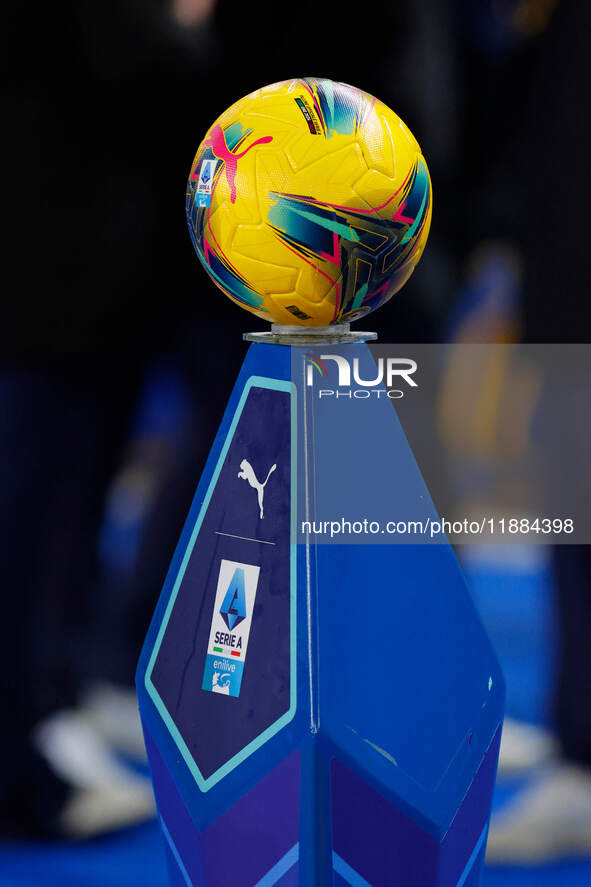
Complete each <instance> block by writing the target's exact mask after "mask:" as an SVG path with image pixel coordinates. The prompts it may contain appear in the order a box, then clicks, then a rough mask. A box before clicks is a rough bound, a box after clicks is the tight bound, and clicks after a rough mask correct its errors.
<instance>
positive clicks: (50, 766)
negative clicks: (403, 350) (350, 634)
mask: <svg viewBox="0 0 591 887" xmlns="http://www.w3.org/2000/svg"><path fill="white" fill-rule="evenodd" d="M590 20H591V11H590V9H589V7H588V5H587V4H581V3H576V2H575V0H482V2H469V0H414V2H411V0H406V2H402V0H399V2H381V0H376V2H374V3H372V4H371V7H369V8H368V9H367V10H366V9H362V8H359V10H358V11H357V12H353V11H351V10H350V9H349V8H348V7H345V6H343V7H342V8H340V9H336V10H335V8H334V6H332V5H329V4H323V3H318V2H314V3H313V2H311V0H302V2H300V3H299V4H297V6H296V5H294V6H287V5H281V4H277V3H276V2H272V0H261V2H259V3H257V4H238V3H235V2H232V0H219V2H217V3H216V2H215V0H170V2H165V0H102V2H100V3H98V2H91V0H77V2H73V0H64V2H62V3H60V4H58V5H49V4H43V5H34V6H31V5H29V4H26V3H23V4H11V5H10V10H9V13H8V14H7V16H6V22H5V29H4V33H3V43H4V49H5V52H4V53H3V55H4V57H5V59H7V58H8V56H9V53H10V59H11V61H10V64H8V63H7V62H6V61H5V71H4V76H3V78H2V96H3V116H4V127H3V131H4V136H3V139H2V143H3V152H4V159H3V172H4V175H3V187H2V200H3V205H4V216H5V235H4V238H3V240H4V257H3V268H4V297H3V308H2V314H1V322H0V466H1V468H0V473H1V478H2V480H1V487H0V490H1V495H2V503H3V508H2V511H1V516H0V546H1V551H2V565H3V602H4V615H5V627H6V626H7V627H9V628H8V630H6V631H5V636H4V640H3V643H2V645H0V659H1V661H0V666H1V667H0V687H1V693H2V697H3V705H4V711H5V713H7V723H6V726H5V729H4V730H3V731H2V733H1V734H0V831H2V832H3V833H4V834H5V835H8V836H18V837H56V836H61V835H64V834H66V835H71V834H78V833H79V834H95V833H99V832H101V831H103V830H106V829H108V828H110V827H112V826H114V825H117V824H125V822H128V821H129V822H131V821H135V820H136V819H139V818H141V816H143V815H145V814H146V811H148V810H151V807H150V803H151V802H150V801H149V799H147V795H146V793H145V790H144V787H143V785H141V784H140V782H141V774H139V773H138V774H137V775H132V776H130V777H129V779H128V782H125V780H123V777H122V776H121V771H120V770H118V769H117V767H118V766H119V765H117V764H114V763H113V762H112V761H111V758H110V757H109V755H110V752H111V750H112V748H113V747H116V748H117V750H118V751H119V752H120V751H123V752H125V753H126V754H128V755H131V756H132V757H133V756H134V755H135V756H136V758H137V757H141V750H138V748H137V747H136V746H134V739H133V734H134V731H135V730H137V724H136V722H135V721H134V715H133V713H132V708H133V704H132V702H131V701H130V700H131V699H132V690H131V687H132V682H133V673H134V668H135V662H136V660H137V656H138V652H139V647H140V645H141V642H142V639H143V637H144V634H145V631H146V628H147V624H148V621H149V618H150V616H151V613H152V611H153V608H154V605H155V602H156V599H157V596H158V593H159V591H160V587H161V584H162V581H163V578H164V575H165V573H166V569H167V567H168V563H169V560H170V557H171V554H172V551H173V549H174V545H175V543H176V540H177V537H178V534H179V532H180V529H181V527H182V524H183V521H184V518H185V515H186V512H187V509H188V506H189V504H190V501H191V498H192V495H193V493H194V490H195V487H196V484H197V480H198V477H199V473H200V469H201V467H202V464H203V461H204V459H205V457H206V455H207V452H208V449H209V446H210V444H211V441H212V439H213V436H214V434H215V430H216V428H217V424H218V423H219V421H220V419H221V416H222V412H223V409H224V406H225V402H226V399H227V397H228V394H229V391H230V389H231V385H232V383H233V380H234V377H235V374H236V372H237V370H238V367H239V365H240V362H241V360H242V357H243V355H244V351H245V346H244V344H243V343H242V340H241V332H242V331H244V330H245V329H256V328H262V327H263V324H262V323H261V322H259V321H257V319H256V318H254V317H249V316H247V315H245V314H244V313H243V312H242V311H240V310H239V309H238V308H237V307H236V306H234V305H233V304H232V303H231V302H230V301H229V300H227V299H224V298H223V296H222V295H221V294H220V293H218V292H217V291H215V290H214V288H213V285H212V284H211V283H210V281H209V280H208V279H206V275H205V274H204V273H203V271H202V269H201V268H200V267H199V263H198V261H197V259H196V257H195V255H194V253H193V250H192V247H191V244H190V240H189V237H188V235H187V231H186V223H185V218H184V189H185V180H186V176H187V174H188V172H189V168H190V164H191V160H192V158H193V155H194V152H195V150H196V148H197V146H198V144H199V142H200V141H201V139H202V137H203V135H204V133H205V131H206V129H207V127H208V126H209V125H210V124H211V122H212V121H213V120H214V119H215V118H216V117H217V116H218V114H219V113H220V112H221V111H222V110H223V109H225V108H226V107H227V106H228V105H230V104H231V103H232V102H234V101H235V100H236V99H237V98H239V97H241V96H242V95H245V94H247V93H248V92H250V91H252V90H253V89H255V88H257V87H259V86H261V85H263V84H265V83H270V82H273V81H276V80H282V79H286V78H289V77H294V76H299V75H314V76H323V77H329V78H332V79H335V80H342V81H345V82H349V83H353V84H355V85H357V86H359V87H361V88H363V89H364V90H367V91H368V92H370V93H373V94H375V95H377V96H378V97H379V98H380V99H382V100H383V101H384V102H385V103H387V104H388V105H390V106H391V107H392V108H393V109H394V110H395V111H396V112H397V113H399V114H400V116H401V117H402V118H403V119H404V120H405V122H406V123H408V125H409V126H410V128H411V130H412V131H413V132H414V133H415V135H416V136H417V138H418V140H419V142H420V144H421V146H422V149H423V151H424V153H425V155H426V157H427V160H428V163H429V167H430V170H431V174H432V180H433V189H434V214H433V223H432V229H431V235H430V240H429V244H428V248H427V249H426V252H425V255H424V257H423V259H422V260H421V263H420V265H419V267H418V269H417V271H416V272H415V274H414V276H413V277H412V278H411V280H410V282H409V283H408V284H407V286H406V287H405V288H404V289H403V291H402V292H401V293H399V294H398V295H396V296H395V298H394V299H393V300H392V302H391V303H390V304H389V305H388V306H387V307H386V308H385V309H384V310H383V311H382V312H380V315H379V317H378V318H377V319H376V328H378V329H379V331H380V338H381V340H382V341H396V342H403V341H407V342H438V341H445V340H449V341H452V340H458V341H482V342H495V341H516V340H525V341H537V342H551V341H560V342H586V341H589V338H590V335H589V334H590V330H591V326H590V318H591V314H590V312H589V308H588V305H587V298H588V292H589V289H590V287H589V283H590V281H589V265H588V261H587V254H588V250H587V244H586V241H587V224H586V215H587V207H588V205H589V186H590V175H589V167H588V163H587V158H588V156H589V148H590V147H591V145H590V133H591V128H590V126H589V117H588V97H587V92H588V87H585V85H584V84H585V83H586V74H587V68H588V61H587V45H586V44H587V39H588V38H587V35H588V33H589V25H590V23H591V21H590ZM370 326H371V324H370ZM213 367H215V373H212V372H211V369H212V368H213ZM204 378H207V379H208V385H207V386H204V385H203V379H204ZM587 470H588V466H587ZM577 569H578V572H576V571H575V572H576V576H577V577H579V578H578V579H577V580H576V582H577V583H578V584H579V585H580V584H581V581H582V582H583V584H584V586H585V588H586V589H587V592H588V589H589V581H590V580H589V572H588V569H589V568H588V565H587V564H586V562H585V563H584V564H583V565H582V566H580V568H577ZM581 576H582V577H583V579H582V580H581ZM588 609H589V607H587V610H588ZM585 619H586V620H588V621H585V622H584V623H583V624H584V625H585V626H588V625H589V624H590V622H591V618H590V617H589V615H588V613H587V614H586V616H585ZM572 621H573V620H572V612H571V616H570V621H569V624H572ZM575 621H577V620H576V619H575ZM587 665H588V663H585V662H582V660H578V662H577V666H576V667H577V668H578V669H579V671H580V670H581V668H582V670H583V672H585V670H586V669H587V672H586V673H589V672H591V669H588V668H587ZM571 667H572V665H571ZM581 692H584V693H586V694H589V680H587V681H586V682H585V685H584V687H583V689H582V691H581ZM579 696H580V693H579ZM590 699H591V697H590V696H589V695H587V696H586V700H587V702H589V700H590ZM588 708H591V706H589V707H588ZM113 712H115V713H116V714H115V715H113ZM588 720H589V718H588V717H587V721H588ZM126 725H127V726H126ZM585 729H588V724H586V725H585ZM589 732H591V730H590V731H589ZM587 735H588V734H587ZM590 742H591V740H590ZM68 743H70V744H71V748H72V749H73V751H71V752H68V753H67V754H65V755H64V753H63V749H64V747H66V746H67V747H68V748H70V745H68ZM82 747H84V748H86V752H85V753H84V754H81V757H82V758H84V756H85V755H86V757H87V758H88V760H78V757H77V755H79V752H80V749H81V748H82ZM88 749H91V750H92V753H90V752H89V751H88ZM579 751H580V755H579V757H581V756H582V757H583V758H584V760H585V762H589V759H590V758H591V749H590V748H589V747H585V748H584V749H583V750H582V751H581V750H579ZM73 759H76V761H77V762H78V763H77V764H76V766H75V767H72V760H73ZM93 774H94V775H93ZM97 774H98V775H97ZM126 778H127V777H126ZM122 780H123V782H125V785H124V788H125V790H127V791H128V796H127V800H128V802H129V803H128V807H127V808H126V809H127V812H125V811H124V812H121V805H120V806H119V807H118V808H117V809H118V810H119V813H118V814H117V813H113V807H114V806H115V807H116V806H117V803H118V801H117V798H116V797H115V796H116V794H117V792H116V788H115V786H116V785H117V783H119V786H120V787H121V784H122ZM106 785H109V786H110V788H109V789H108V790H107V789H105V786H106ZM101 792H102V795H101ZM89 793H90V794H94V800H93V798H90V797H89ZM98 795H101V797H100V798H99V797H98ZM73 798H75V799H76V804H78V802H79V804H78V806H76V804H74V806H72V803H73V801H72V799H73ZM97 798H98V800H97ZM119 800H120V799H119ZM124 800H125V799H124ZM121 804H122V805H123V807H124V806H125V804H124V803H123V802H121ZM85 805H86V806H85ZM68 811H69V812H68ZM81 811H82V812H81ZM85 816H87V820H85V819H84V817H85ZM117 816H119V819H117ZM113 817H114V818H113ZM83 822H87V825H86V826H83V825H81V823H83Z"/></svg>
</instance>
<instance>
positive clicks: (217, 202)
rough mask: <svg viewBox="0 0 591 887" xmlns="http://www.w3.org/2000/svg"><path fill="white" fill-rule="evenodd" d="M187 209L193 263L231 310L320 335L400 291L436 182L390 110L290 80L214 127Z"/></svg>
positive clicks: (348, 91) (329, 85) (423, 235)
mask: <svg viewBox="0 0 591 887" xmlns="http://www.w3.org/2000/svg"><path fill="white" fill-rule="evenodd" d="M186 209H187V218H188V222H189V230H190V233H191V238H192V241H193V245H194V247H195V250H196V252H197V255H198V256H199V259H200V260H201V262H202V264H203V266H204V267H205V269H206V271H207V272H208V274H209V275H210V276H211V278H212V279H213V280H214V282H215V283H216V284H217V286H218V287H219V288H220V289H221V290H222V291H223V292H224V293H225V294H226V295H227V296H229V297H230V298H231V299H232V300H233V301H235V302H237V303H238V304H239V305H241V306H242V307H243V308H246V309H248V310H249V311H252V312H253V313H254V314H256V315H258V316H259V317H261V318H263V319H264V320H268V321H269V322H273V323H278V324H285V325H302V326H328V325H330V324H335V323H341V322H345V321H349V320H355V319H356V318H359V317H363V316H364V315H366V314H369V313H370V311H373V310H375V309H376V308H378V307H379V306H380V305H382V304H384V302H386V301H387V300H388V299H389V298H390V297H391V296H392V295H393V294H394V293H395V292H397V291H398V290H399V289H400V288H401V287H402V286H403V284H404V283H405V282H406V281H407V280H408V278H409V277H410V275H411V274H412V272H413V270H414V268H415V266H416V264H417V262H418V261H419V259H420V257H421V254H422V252H423V249H424V247H425V243H426V241H427V237H428V234H429V226H430V223H431V209H432V195H431V181H430V178H429V171H428V169H427V164H426V162H425V159H424V157H423V155H422V154H421V150H420V148H419V145H418V143H417V141H416V139H415V138H414V136H413V135H412V133H411V132H410V130H409V129H408V128H407V127H406V126H405V124H404V123H403V122H402V120H401V119H400V118H399V117H398V116H397V115H396V114H395V113H394V112H393V111H391V110H390V109H389V108H388V107H387V106H386V105H384V104H383V103H382V102H380V101H378V100H377V99H375V98H373V97H372V96H370V95H368V94H367V93H365V92H362V91H361V90H359V89H355V88H354V87H352V86H347V85H345V84H342V83H335V82H333V81H331V80H321V79H315V78H305V79H295V80H287V81H284V82H281V83H276V84H273V85H272V86H267V87H265V88H263V89H260V90H257V91H256V92H254V93H252V94H251V95H248V96H246V98H243V99H241V100H240V101H238V102H236V103H235V104H234V105H232V107H231V108H229V109H228V110H227V111H226V112H225V113H223V114H222V115H221V116H220V117H219V118H218V119H217V120H216V121H215V123H214V124H213V126H211V127H210V129H209V130H208V132H207V135H206V137H205V139H204V140H203V142H202V143H201V145H200V146H199V149H198V151H197V154H196V156H195V159H194V161H193V165H192V168H191V174H190V176H189V181H188V186H187V197H186Z"/></svg>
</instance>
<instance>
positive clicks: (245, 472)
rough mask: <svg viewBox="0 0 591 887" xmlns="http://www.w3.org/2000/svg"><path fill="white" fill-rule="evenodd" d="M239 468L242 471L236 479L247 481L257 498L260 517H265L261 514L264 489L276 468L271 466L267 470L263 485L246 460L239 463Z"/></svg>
mask: <svg viewBox="0 0 591 887" xmlns="http://www.w3.org/2000/svg"><path fill="white" fill-rule="evenodd" d="M240 468H241V469H242V471H239V472H238V477H241V478H242V479H243V480H247V481H248V483H249V484H250V486H251V487H253V488H254V489H255V490H256V491H257V498H258V500H259V512H260V517H261V518H263V517H264V516H265V515H264V512H263V496H264V494H265V487H266V486H267V481H268V480H269V478H270V477H271V475H272V474H273V472H274V471H275V469H276V468H277V466H276V465H271V467H270V468H269V473H268V474H267V477H266V478H265V482H264V483H261V482H260V481H258V480H257V476H256V474H255V473H254V468H253V467H252V465H251V464H250V462H248V461H247V460H246V459H243V460H242V462H241V463H240Z"/></svg>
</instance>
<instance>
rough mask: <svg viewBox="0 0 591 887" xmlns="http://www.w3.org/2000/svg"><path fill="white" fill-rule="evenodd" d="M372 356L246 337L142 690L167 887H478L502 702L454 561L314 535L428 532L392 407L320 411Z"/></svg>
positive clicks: (333, 340)
mask: <svg viewBox="0 0 591 887" xmlns="http://www.w3.org/2000/svg"><path fill="white" fill-rule="evenodd" d="M302 332H303V335H304V338H303V339H301V338H300V337H301V336H302ZM370 335H371V334H357V336H355V335H354V334H352V333H350V331H349V330H348V329H340V330H338V329H337V330H332V329H331V330H329V331H322V333H318V332H311V331H310V330H304V331H302V330H301V328H298V331H297V332H294V330H292V329H289V328H288V329H285V328H274V329H273V330H272V331H271V333H269V334H268V335H267V336H266V338H265V334H263V339H262V340H261V339H260V334H252V336H248V337H247V338H251V339H252V340H253V344H251V345H250V348H249V350H248V353H247V355H246V358H245V361H244V364H243V367H242V370H241V372H240V374H239V376H238V379H237V382H236V385H235V387H234V390H233V393H232V396H231V397H230V401H229V403H228V406H227V409H226V412H225V414H224V418H223V420H222V423H221V426H220V429H219V431H218V434H217V436H216V439H215V442H214V444H213V447H212V449H211V453H210V455H209V459H208V461H207V464H206V467H205V470H204V472H203V475H202V477H201V480H200V483H199V486H198V489H197V493H196V495H195V499H194V502H193V505H192V507H191V510H190V513H189V516H188V519H187V522H186V525H185V528H184V530H183V533H182V535H181V538H180V540H179V543H178V546H177V549H176V552H175V555H174V557H173V560H172V563H171V566H170V570H169V572H168V576H167V578H166V582H165V584H164V588H163V590H162V594H161V597H160V600H159V603H158V606H157V609H156V612H155V614H154V617H153V620H152V623H151V626H150V629H149V632H148V636H147V638H146V642H145V645H144V649H143V652H142V654H141V659H140V663H139V667H138V671H137V689H138V696H139V703H140V712H141V717H142V723H143V727H144V732H145V739H146V746H147V750H148V755H149V759H150V765H151V769H152V776H153V781H154V789H155V794H156V800H157V805H158V811H159V816H160V822H161V826H162V831H163V834H164V838H165V844H166V849H167V857H168V863H169V871H170V881H171V884H172V885H174V887H181V885H182V887H186V885H194V887H229V885H232V887H270V885H274V884H277V885H281V887H295V885H301V887H326V885H335V887H336V885H347V884H348V885H353V887H367V885H371V887H386V885H395V884H396V885H405V887H411V885H412V887H476V885H477V884H478V882H479V878H480V872H481V869H482V865H483V860H484V854H485V846H486V836H487V828H488V821H489V814H490V806H491V797H492V791H493V786H494V779H495V772H496V765H497V757H498V751H499V741H500V733H501V722H502V711H503V700H504V684H503V678H502V675H501V673H500V669H499V666H498V663H497V660H496V658H495V655H494V653H493V650H492V648H491V646H490V643H489V641H488V639H487V637H486V635H485V632H484V630H483V628H482V626H481V624H480V622H479V620H478V617H477V614H476V611H475V609H474V606H473V604H472V602H471V600H470V597H469V594H468V591H467V589H466V586H465V581H464V578H463V575H462V573H461V570H460V568H459V567H458V564H457V562H456V559H455V556H454V553H453V551H452V549H451V547H450V546H449V544H448V543H443V544H388V543H386V544H385V543H384V540H383V539H381V538H380V540H379V544H373V543H372V540H371V539H367V538H363V539H359V540H354V544H348V542H346V541H343V540H340V541H339V544H337V540H335V539H333V540H330V539H328V540H327V539H326V538H324V537H319V536H318V534H314V533H313V532H311V529H310V528H311V527H312V529H313V528H314V522H316V525H317V524H318V521H321V520H323V519H324V518H325V517H326V516H327V513H328V512H331V513H330V514H328V516H334V515H335V514H338V513H339V510H340V513H341V514H343V515H344V516H345V517H347V518H350V519H354V518H357V517H358V518H362V517H367V516H370V515H368V514H367V510H368V507H369V508H370V509H371V515H382V514H383V515H387V514H392V513H394V512H396V513H397V514H401V513H404V514H405V515H407V516H409V517H416V516H417V515H420V517H421V518H425V517H427V516H432V517H433V519H435V518H436V513H435V510H434V508H433V505H432V503H431V500H430V498H429V494H428V491H427V489H426V487H425V484H424V481H423V479H422V476H421V474H420V471H419V469H418V467H417V465H416V463H415V460H414V457H413V455H412V452H411V450H410V447H409V445H408V442H407V440H406V437H405V435H404V432H403V430H402V428H401V426H400V424H399V422H398V418H397V415H396V411H395V408H394V405H393V402H392V401H390V400H389V399H388V398H387V397H383V398H372V399H371V400H367V401H364V402H363V403H362V404H361V403H360V402H359V401H356V400H354V399H353V398H347V397H345V396H344V397H319V394H320V390H321V389H320V386H323V387H324V388H325V390H326V389H329V388H330V389H331V390H336V387H337V380H336V369H337V364H336V362H335V360H334V359H333V360H332V361H331V360H329V358H330V357H333V358H334V357H335V356H339V357H340V358H344V359H345V360H348V361H349V363H352V362H353V361H354V360H355V359H357V361H358V364H357V366H358V372H359V375H362V377H363V378H366V379H371V378H375V374H376V363H375V361H374V359H373V357H372V355H371V352H370V350H369V348H368V346H367V345H366V344H365V343H364V341H363V340H364V339H366V338H369V336H370ZM350 337H351V338H353V339H354V341H352V342H349V341H347V339H348V338H350ZM355 339H357V341H355ZM294 341H295V342H300V341H301V342H302V344H301V345H300V344H293V342H294ZM310 341H311V342H312V343H313V347H314V350H315V352H316V353H315V354H310V350H309V349H310V347H311V344H310ZM277 343H288V344H277ZM316 357H319V358H320V361H321V363H322V364H323V366H324V367H325V368H328V369H327V373H328V375H327V376H322V377H321V374H320V373H317V372H316V369H315V367H314V362H317V361H316ZM310 366H311V367H312V370H309V367H310ZM333 370H335V378H332V375H333ZM372 373H373V375H372ZM317 377H318V378H319V380H320V382H319V385H317V383H316V378H317ZM382 387H383V386H382ZM335 509H336V510H335ZM343 509H344V510H343ZM306 522H308V523H306Z"/></svg>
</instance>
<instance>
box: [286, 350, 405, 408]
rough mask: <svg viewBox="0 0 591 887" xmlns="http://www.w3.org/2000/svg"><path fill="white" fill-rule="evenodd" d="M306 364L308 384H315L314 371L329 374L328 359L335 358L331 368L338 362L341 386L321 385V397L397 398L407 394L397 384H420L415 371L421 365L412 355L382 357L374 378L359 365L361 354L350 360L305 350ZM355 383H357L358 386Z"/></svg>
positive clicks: (377, 364)
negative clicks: (366, 375)
mask: <svg viewBox="0 0 591 887" xmlns="http://www.w3.org/2000/svg"><path fill="white" fill-rule="evenodd" d="M304 360H305V362H306V364H307V366H306V386H307V387H308V388H311V387H312V386H313V385H314V378H315V373H319V374H320V376H321V377H323V378H328V376H329V372H328V368H327V366H326V362H327V361H333V364H331V368H333V367H334V364H336V368H337V373H338V376H337V380H338V381H337V385H338V388H336V389H335V388H320V389H319V390H318V397H319V398H322V397H337V398H339V397H347V398H352V397H354V398H356V399H357V400H367V399H368V398H370V397H372V396H373V397H378V398H379V397H382V396H384V397H389V398H390V399H391V400H398V399H399V398H401V397H404V389H401V388H394V385H395V384H401V382H403V383H404V387H405V388H406V387H410V388H418V385H417V383H416V381H415V380H414V379H413V375H414V374H415V373H416V371H417V369H418V365H417V362H416V360H412V359H411V358H410V357H380V358H378V360H377V362H376V375H375V378H373V379H363V378H362V377H361V371H360V367H359V358H358V357H354V358H353V360H349V359H348V358H346V357H343V356H342V354H319V355H317V354H306V355H304ZM354 385H358V386H359V387H358V388H355V387H354Z"/></svg>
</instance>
